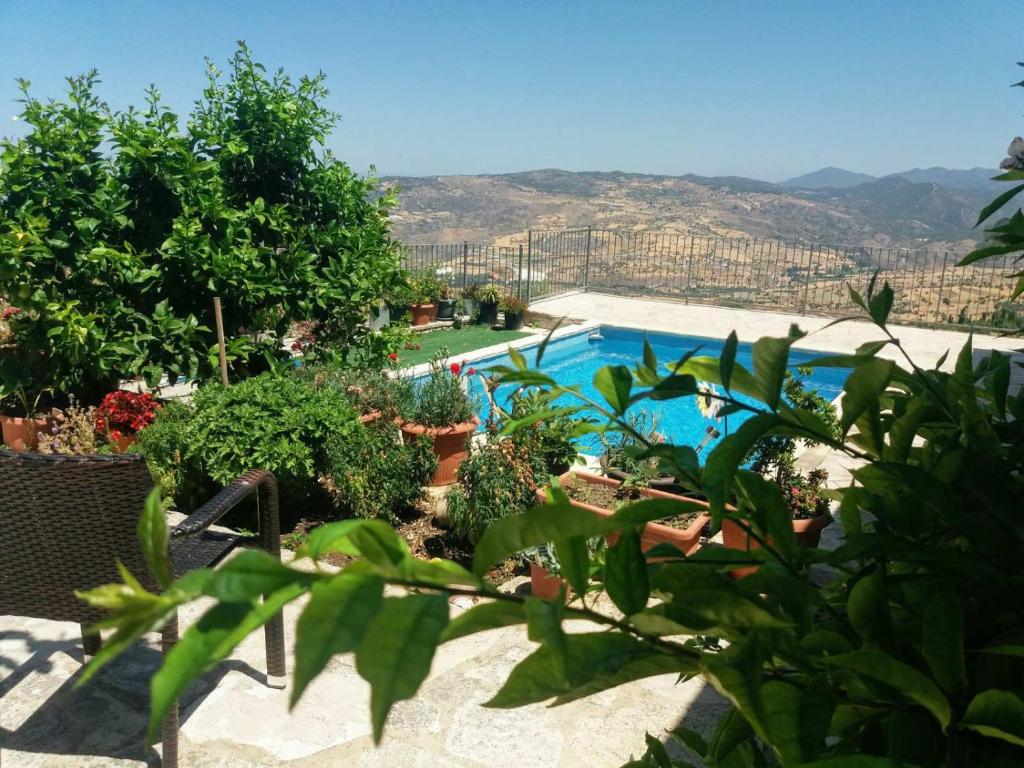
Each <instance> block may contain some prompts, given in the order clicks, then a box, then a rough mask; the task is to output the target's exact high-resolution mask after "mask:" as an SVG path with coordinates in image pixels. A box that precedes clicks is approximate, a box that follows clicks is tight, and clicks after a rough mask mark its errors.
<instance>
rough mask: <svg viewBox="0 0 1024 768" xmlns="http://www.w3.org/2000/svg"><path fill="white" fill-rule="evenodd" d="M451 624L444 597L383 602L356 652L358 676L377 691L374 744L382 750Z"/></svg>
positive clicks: (373, 693)
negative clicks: (397, 712)
mask: <svg viewBox="0 0 1024 768" xmlns="http://www.w3.org/2000/svg"><path fill="white" fill-rule="evenodd" d="M447 624H448V600H447V599H446V598H445V596H444V595H427V594H417V595H409V596H408V597H388V598H385V599H384V604H383V605H382V607H381V609H380V611H379V612H378V613H377V615H376V616H375V617H374V618H373V620H372V621H371V622H370V626H369V628H368V629H367V631H366V634H365V635H364V636H363V641H362V643H360V645H359V648H358V650H357V651H356V671H357V672H359V675H360V676H361V677H362V678H363V679H364V680H366V682H368V683H369V684H370V686H371V688H372V691H371V693H370V715H371V718H372V720H373V740H374V742H375V743H377V744H379V743H380V739H381V736H382V735H383V733H384V721H385V720H386V719H387V716H388V712H390V711H391V707H392V705H393V704H394V703H395V702H397V701H402V700H404V699H409V698H412V697H413V696H415V695H416V691H417V690H419V687H420V684H421V683H422V682H423V681H424V680H425V679H426V677H427V674H428V673H429V672H430V664H431V662H432V661H433V659H434V652H435V651H436V650H437V644H438V643H439V642H440V640H441V635H442V633H443V632H444V629H445V626H446V625H447Z"/></svg>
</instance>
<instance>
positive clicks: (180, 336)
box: [0, 45, 399, 401]
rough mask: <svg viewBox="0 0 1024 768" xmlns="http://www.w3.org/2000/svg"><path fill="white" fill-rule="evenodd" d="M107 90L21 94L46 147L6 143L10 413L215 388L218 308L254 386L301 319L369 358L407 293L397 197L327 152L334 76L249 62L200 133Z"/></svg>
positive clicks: (5, 357) (28, 119) (1, 196)
mask: <svg viewBox="0 0 1024 768" xmlns="http://www.w3.org/2000/svg"><path fill="white" fill-rule="evenodd" d="M98 82H99V81H98V76H97V74H96V73H95V72H91V73H89V74H86V75H83V76H81V77H74V78H69V79H68V90H67V95H66V97H65V99H64V100H42V99H39V98H37V97H35V96H33V95H32V94H31V91H30V86H29V83H28V82H25V81H22V82H21V86H22V91H23V94H24V98H23V105H24V107H23V113H22V115H21V119H23V120H24V122H25V123H26V124H27V126H28V132H27V133H26V135H25V136H24V137H23V138H20V139H17V140H6V139H5V140H3V141H0V296H3V297H5V298H6V300H7V303H8V304H9V305H10V307H13V309H12V310H8V311H7V314H5V321H6V322H7V323H8V325H9V326H10V334H9V335H10V337H11V338H10V342H11V343H8V344H5V345H4V346H3V350H2V351H0V397H5V396H10V395H12V394H15V393H17V392H19V391H23V390H33V389H34V390H36V391H41V390H44V389H52V390H53V391H54V393H55V395H56V399H58V400H60V399H62V398H65V397H66V396H67V395H68V394H76V395H78V396H79V397H80V398H81V399H84V400H87V401H88V400H91V399H94V398H95V397H96V396H97V395H98V394H102V392H104V391H106V390H108V389H110V388H111V387H112V386H114V385H115V384H116V381H117V379H119V378H123V377H134V376H144V377H145V378H146V380H147V381H148V382H149V383H150V384H155V383H156V382H157V381H159V380H160V378H161V377H162V376H163V375H168V376H170V378H171V379H172V380H173V379H174V378H176V377H178V376H187V377H194V376H205V375H207V374H208V373H210V372H211V371H212V370H213V365H214V361H215V359H216V358H215V344H214V336H213V332H212V330H211V329H212V328H213V326H214V323H213V320H212V314H211V313H212V297H213V296H215V295H219V296H220V297H221V298H222V301H223V307H224V324H225V333H226V335H227V337H228V350H229V355H230V358H231V361H232V366H233V369H234V372H235V373H236V374H240V375H245V374H248V373H251V372H253V371H254V370H258V369H260V368H262V367H265V366H266V363H265V362H264V358H265V357H266V356H270V357H273V356H275V355H276V354H278V351H279V348H280V342H281V338H282V336H283V335H284V334H285V333H286V331H287V329H288V326H289V324H290V323H291V322H292V321H293V320H297V319H310V320H316V321H320V322H321V323H322V324H324V325H327V326H329V327H330V328H331V329H332V334H333V336H334V339H335V340H336V341H337V342H338V343H340V344H342V345H344V344H348V343H351V342H352V341H353V340H354V338H355V337H356V335H357V333H358V329H359V327H360V324H361V321H362V320H363V319H364V318H365V316H366V310H367V307H368V306H369V305H371V304H373V303H375V302H376V301H377V300H378V299H379V298H380V297H381V296H382V295H383V294H384V292H385V291H387V290H388V289H389V288H390V287H391V286H392V285H393V284H394V282H395V281H396V280H397V279H398V275H399V251H398V248H397V244H396V243H395V242H393V241H392V240H391V238H390V235H389V231H388V219H387V212H388V210H389V208H390V207H391V206H392V204H393V202H394V198H393V196H392V195H388V194H380V193H379V192H378V188H377V182H376V179H374V178H373V177H372V176H370V177H364V176H360V175H358V174H356V173H354V172H353V171H352V170H351V169H350V168H349V167H348V166H347V165H346V164H345V163H343V162H341V161H340V160H338V159H337V158H335V157H334V156H333V155H332V154H331V153H330V152H328V151H326V150H325V149H324V146H323V145H324V142H325V141H326V139H327V137H328V135H329V133H330V130H331V129H332V127H333V126H334V124H335V122H336V121H337V119H338V116H337V115H336V114H334V113H332V112H331V111H330V110H328V109H327V108H326V107H325V106H324V104H323V102H324V100H325V99H326V97H327V95H328V92H327V89H326V87H325V85H324V76H323V75H322V74H320V75H317V76H315V77H302V78H300V79H298V80H297V81H296V80H293V79H292V78H291V77H289V76H288V75H287V74H285V73H284V72H282V71H278V72H276V73H274V74H268V73H267V72H266V71H265V69H264V67H263V66H262V65H261V64H259V63H258V62H256V61H254V60H253V59H252V56H251V55H250V53H249V50H248V49H247V48H246V47H245V46H244V45H240V46H239V48H238V50H237V51H236V53H235V54H234V56H233V57H232V59H231V62H230V67H229V69H228V72H227V73H226V74H222V73H221V72H219V71H218V70H217V68H216V67H215V66H214V65H213V64H212V63H211V64H209V71H208V84H207V87H206V88H205V89H204V91H203V93H202V95H201V96H200V98H199V99H198V100H197V102H196V105H195V107H194V109H193V110H192V113H191V114H190V115H189V117H188V118H187V120H186V121H185V123H184V125H183V124H182V121H181V119H179V117H178V115H176V114H175V113H174V112H172V111H171V110H170V109H168V108H167V107H166V106H165V105H163V104H162V103H161V101H160V95H159V93H158V92H157V91H156V90H155V89H151V90H150V91H149V92H148V93H147V99H146V104H145V106H144V107H143V108H141V109H135V108H131V109H128V110H126V111H123V112H118V111H113V110H111V109H109V108H108V107H107V106H106V105H105V104H103V103H102V102H101V101H100V99H99V98H98V96H97V95H96V90H97V86H98ZM8 314H9V316H7V315H8Z"/></svg>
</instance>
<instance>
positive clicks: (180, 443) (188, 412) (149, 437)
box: [135, 400, 205, 511]
mask: <svg viewBox="0 0 1024 768" xmlns="http://www.w3.org/2000/svg"><path fill="white" fill-rule="evenodd" d="M191 422H192V408H191V407H190V406H188V405H186V404H184V403H182V402H179V401H177V400H173V401H171V402H169V403H166V404H165V405H164V407H163V408H161V409H160V410H158V411H157V412H156V414H155V415H154V417H153V422H152V423H151V424H150V425H149V426H148V427H146V428H145V429H143V430H142V431H141V432H139V434H138V437H137V438H136V443H135V445H136V447H137V448H138V449H139V450H140V451H141V452H142V454H143V455H144V456H145V457H146V464H147V466H148V467H149V472H150V474H151V475H153V479H154V480H155V481H156V484H157V485H158V486H159V487H160V491H161V493H162V494H163V497H164V499H165V501H167V503H168V504H173V505H175V506H176V507H177V508H178V509H180V510H182V511H190V510H192V509H195V508H196V507H197V506H199V504H200V503H201V502H202V500H203V498H204V496H205V489H204V487H203V485H204V478H203V474H202V470H201V468H200V466H199V462H198V460H197V459H198V457H197V456H196V455H195V453H194V452H193V451H192V450H191V449H192V446H193V440H192V437H191V434H190V431H189V430H190V425H191Z"/></svg>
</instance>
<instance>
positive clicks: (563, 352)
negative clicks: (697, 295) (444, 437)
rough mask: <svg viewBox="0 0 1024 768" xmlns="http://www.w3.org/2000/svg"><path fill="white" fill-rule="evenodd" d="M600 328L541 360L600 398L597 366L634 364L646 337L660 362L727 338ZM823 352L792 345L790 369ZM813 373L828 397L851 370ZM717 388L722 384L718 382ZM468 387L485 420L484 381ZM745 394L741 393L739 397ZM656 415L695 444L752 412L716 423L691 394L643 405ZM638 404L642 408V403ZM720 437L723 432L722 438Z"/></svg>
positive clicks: (680, 439)
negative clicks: (712, 430) (596, 338)
mask: <svg viewBox="0 0 1024 768" xmlns="http://www.w3.org/2000/svg"><path fill="white" fill-rule="evenodd" d="M596 330H598V329H595V328H591V329H588V330H587V331H585V332H583V333H579V334H574V335H571V336H565V337H563V338H560V339H555V340H554V341H552V342H551V343H550V344H549V345H548V348H547V350H546V351H545V353H544V359H543V360H542V361H541V370H542V371H543V372H544V373H546V374H547V375H549V376H551V377H552V378H554V379H555V380H556V381H558V382H559V383H560V384H564V385H571V384H578V385H580V387H581V389H582V391H583V392H584V393H585V394H587V395H588V396H591V397H594V398H596V399H597V400H599V401H603V398H602V397H601V396H600V394H599V393H598V392H597V390H596V389H595V388H594V384H593V381H594V374H595V373H596V372H597V370H598V369H599V368H603V367H604V366H606V365H628V366H631V367H632V366H634V365H636V364H637V363H638V362H639V361H640V360H641V358H642V357H643V343H644V337H645V336H646V337H647V340H648V341H649V342H650V344H651V347H652V348H653V349H654V352H655V354H656V355H657V356H658V361H659V363H668V362H674V361H676V360H678V359H679V358H680V357H681V356H682V355H683V354H684V353H685V352H687V351H689V350H691V349H693V348H694V347H697V346H699V347H701V349H700V351H699V352H698V353H697V354H698V355H709V356H712V357H717V356H718V355H720V354H721V352H722V347H723V344H724V341H723V340H722V339H707V338H701V337H697V336H679V335H676V334H671V333H654V332H649V331H648V332H646V333H645V332H644V331H637V330H632V329H628V328H617V327H613V326H602V327H601V328H600V334H601V336H602V337H603V339H601V340H599V341H592V340H591V339H590V336H591V334H593V333H594V331H596ZM537 348H538V347H537V346H531V347H529V348H527V349H523V350H520V351H521V352H522V353H523V355H524V357H526V360H527V361H528V362H529V364H530V366H531V367H534V366H535V365H536V362H537ZM820 356H821V355H820V354H818V353H814V352H806V351H803V350H795V349H794V350H791V351H790V355H789V360H790V363H791V367H792V368H796V367H798V366H799V365H800V364H802V363H806V362H808V361H810V360H813V359H814V358H816V357H820ZM466 359H467V361H468V364H469V365H472V366H474V367H475V368H476V369H477V370H478V371H479V370H486V369H487V368H490V367H492V366H495V365H511V359H510V358H509V356H508V354H504V355H495V356H492V357H487V358H481V359H473V357H472V355H468V356H467V357H466ZM736 362H737V363H738V364H740V365H743V366H744V367H746V368H747V369H748V370H752V369H753V364H752V361H751V345H750V344H740V345H739V346H738V348H737V350H736ZM812 371H813V372H812V374H811V375H810V376H809V377H808V378H807V379H806V383H807V386H809V387H811V388H813V389H814V390H816V391H817V392H818V393H819V394H821V395H822V396H824V397H826V398H827V399H829V400H832V399H834V398H835V397H837V396H838V395H839V393H840V392H841V391H842V387H843V382H844V381H845V379H846V376H847V374H848V373H849V371H847V370H846V369H842V368H814V369H812ZM514 390H515V387H514V386H513V385H504V386H502V387H500V388H499V389H498V391H497V393H496V400H497V402H498V404H499V405H502V406H503V407H504V405H505V403H506V402H507V400H508V397H509V395H511V394H512V392H513V391H514ZM719 390H721V388H720V387H719ZM470 392H471V393H472V394H474V395H477V396H479V397H480V399H481V401H482V404H483V405H482V409H481V413H480V418H481V420H482V421H486V419H487V416H488V414H489V413H490V405H489V404H488V403H487V400H486V398H484V397H483V392H482V388H481V385H480V382H479V380H478V379H476V378H475V377H474V378H472V379H470ZM741 399H743V398H741ZM642 405H643V407H645V408H646V409H647V411H648V413H650V414H652V415H656V416H657V418H658V420H659V426H658V431H659V432H660V433H661V434H663V435H665V436H666V438H667V439H668V440H669V441H670V442H673V443H675V444H677V445H691V446H694V447H696V446H697V445H699V444H700V443H701V441H702V440H703V439H704V437H705V433H706V430H707V427H708V426H710V425H714V426H715V427H716V428H717V429H718V431H719V432H720V433H721V435H722V436H724V435H726V434H728V433H729V432H730V431H732V430H735V429H736V428H737V427H738V426H739V425H740V424H742V423H743V422H744V421H745V420H746V419H747V418H749V414H745V413H735V414H733V415H731V416H728V417H726V418H722V419H720V420H718V421H717V422H713V421H710V420H709V419H707V418H705V417H704V416H703V415H701V413H700V411H699V410H698V409H697V403H696V399H695V398H692V397H685V398H679V399H676V400H663V401H646V402H645V403H643V404H642ZM636 407H640V406H639V405H638V406H636ZM718 440H721V437H719V438H718ZM715 442H717V440H716V441H714V442H712V443H710V444H709V445H708V446H707V447H706V448H705V452H706V451H709V450H710V448H711V446H712V445H714V443H715ZM584 445H585V447H584V450H585V451H586V452H588V453H590V452H592V451H590V450H588V448H594V447H596V438H594V437H593V436H589V437H588V438H585V439H584Z"/></svg>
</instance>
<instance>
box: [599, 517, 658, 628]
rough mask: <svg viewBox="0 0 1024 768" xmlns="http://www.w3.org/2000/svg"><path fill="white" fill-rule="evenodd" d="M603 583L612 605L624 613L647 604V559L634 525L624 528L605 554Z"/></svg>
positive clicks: (648, 588) (632, 611)
mask: <svg viewBox="0 0 1024 768" xmlns="http://www.w3.org/2000/svg"><path fill="white" fill-rule="evenodd" d="M604 587H605V589H606V590H607V591H608V596H609V597H610V598H611V599H612V602H613V603H615V607H616V608H618V609H619V610H620V611H622V612H623V613H624V614H626V615H627V616H629V615H630V614H633V613H637V612H639V611H642V610H643V609H644V608H646V607H647V598H648V597H650V594H651V588H650V584H649V583H648V580H647V559H646V558H645V557H644V553H643V550H642V549H641V546H640V535H639V534H638V533H637V532H636V530H635V529H634V530H629V531H625V532H623V533H622V535H620V536H619V540H618V541H617V542H615V544H614V545H613V546H612V547H611V548H610V549H609V550H608V552H607V554H606V555H605V566H604Z"/></svg>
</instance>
